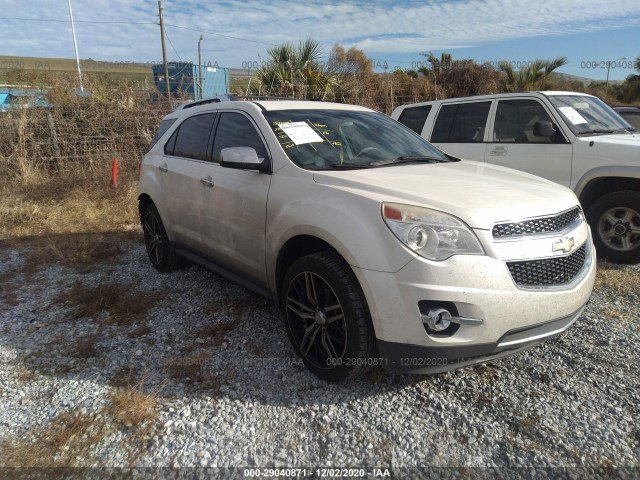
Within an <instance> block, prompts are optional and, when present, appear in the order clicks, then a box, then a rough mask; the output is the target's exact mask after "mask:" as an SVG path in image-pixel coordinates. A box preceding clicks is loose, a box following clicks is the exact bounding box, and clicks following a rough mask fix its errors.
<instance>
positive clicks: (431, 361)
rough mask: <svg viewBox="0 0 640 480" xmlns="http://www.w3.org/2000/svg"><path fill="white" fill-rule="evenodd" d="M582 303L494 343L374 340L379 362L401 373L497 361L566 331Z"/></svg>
mask: <svg viewBox="0 0 640 480" xmlns="http://www.w3.org/2000/svg"><path fill="white" fill-rule="evenodd" d="M583 310H584V306H583V307H582V308H580V310H578V311H577V312H575V313H573V314H571V315H568V316H566V317H563V318H559V319H556V320H552V321H550V322H545V323H542V324H540V325H535V326H533V327H529V328H517V329H514V330H511V331H509V332H507V333H505V334H504V335H503V336H502V338H500V339H499V340H498V341H497V342H493V343H483V344H474V345H465V346H457V347H454V346H446V347H440V346H431V347H428V346H422V345H407V344H405V343H395V342H385V341H384V340H378V354H379V356H380V358H381V359H382V360H381V364H382V365H384V366H385V367H386V368H387V370H390V371H393V372H403V373H423V374H424V373H440V372H446V371H449V370H455V369H457V368H462V367H468V366H470V365H475V364H478V363H484V362H489V361H493V360H498V359H500V358H504V357H507V356H510V355H514V354H516V353H519V352H522V351H525V350H528V349H529V348H531V347H534V346H535V345H538V344H539V343H542V342H544V341H545V340H546V339H547V338H549V337H552V336H555V335H558V334H560V333H562V332H564V331H565V330H567V329H568V328H569V327H570V326H571V325H572V324H573V323H574V322H575V321H576V320H577V319H578V317H580V315H581V314H582V311H583Z"/></svg>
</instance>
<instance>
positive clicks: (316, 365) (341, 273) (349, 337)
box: [281, 252, 373, 382]
mask: <svg viewBox="0 0 640 480" xmlns="http://www.w3.org/2000/svg"><path fill="white" fill-rule="evenodd" d="M281 301H282V306H283V315H284V321H285V327H286V330H287V335H288V336H289V340H290V341H291V344H292V345H293V348H294V350H295V351H296V353H297V354H298V356H299V357H300V358H301V359H302V361H303V362H304V364H305V365H306V367H307V368H308V369H309V370H311V371H312V372H313V373H315V374H316V375H317V376H319V377H320V378H322V379H324V380H327V381H330V382H337V381H341V380H345V379H347V378H350V377H354V376H356V375H358V374H359V373H361V372H362V371H364V370H365V369H366V368H367V366H368V362H367V360H368V359H369V356H370V354H371V352H372V350H373V332H372V329H371V327H370V319H369V313H368V309H367V307H366V302H365V300H364V298H363V295H362V293H361V292H360V289H359V287H358V285H357V280H356V278H355V277H354V275H353V272H351V269H350V268H349V266H348V265H347V264H346V263H345V262H344V260H342V258H340V257H339V256H338V255H337V254H335V253H332V252H320V253H314V254H311V255H307V256H305V257H302V258H300V259H298V260H297V261H296V262H294V263H293V265H291V267H290V268H289V270H288V271H287V274H286V276H285V279H284V283H283V289H282V299H281Z"/></svg>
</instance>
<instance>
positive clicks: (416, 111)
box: [398, 105, 431, 135]
mask: <svg viewBox="0 0 640 480" xmlns="http://www.w3.org/2000/svg"><path fill="white" fill-rule="evenodd" d="M430 111H431V105H422V106H421V107H409V108H405V109H404V110H403V111H402V113H401V114H400V118H398V121H399V122H400V123H403V124H405V125H406V126H407V127H409V128H410V129H411V130H413V131H414V132H416V133H417V134H418V135H420V134H421V133H422V127H424V122H426V121H427V116H429V112H430Z"/></svg>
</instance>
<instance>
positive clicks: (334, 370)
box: [138, 99, 595, 381]
mask: <svg viewBox="0 0 640 480" xmlns="http://www.w3.org/2000/svg"><path fill="white" fill-rule="evenodd" d="M215 100H217V101H215ZM215 100H206V101H202V102H193V103H189V104H186V105H183V106H182V107H181V108H179V109H176V110H175V111H174V112H173V113H171V114H169V115H167V116H166V117H165V118H164V120H163V121H162V123H161V126H160V130H159V131H160V133H159V134H158V135H157V137H156V139H155V140H154V143H153V145H152V146H151V148H150V150H149V152H148V153H147V154H146V156H145V157H144V159H143V161H142V164H141V169H140V183H139V197H138V198H139V210H140V220H141V222H142V227H143V230H144V239H145V245H146V249H147V253H148V256H149V260H150V261H151V264H152V265H153V266H154V267H155V268H156V269H157V270H159V271H162V272H166V271H170V270H172V269H174V268H176V267H178V266H179V265H180V263H181V259H183V258H187V259H189V260H191V261H194V262H196V263H199V264H201V265H204V266H206V267H207V268H210V269H211V270H213V271H215V272H217V273H219V274H221V275H224V276H226V277H228V278H230V279H233V280H234V281H237V282H238V283H240V284H242V285H245V286H246V287H248V288H250V289H252V290H254V291H255V292H257V293H259V294H261V295H264V296H265V297H267V298H270V299H272V300H273V301H274V302H275V304H276V305H278V306H279V308H280V309H281V311H282V315H283V318H284V323H285V328H286V331H287V334H288V336H289V339H290V341H291V344H292V345H293V348H294V350H295V352H296V353H297V354H298V355H299V356H300V358H301V359H302V360H303V362H304V364H305V365H306V366H307V368H308V369H309V370H311V371H312V372H314V373H315V374H316V375H318V376H319V377H321V378H323V379H326V380H330V381H338V380H343V379H345V378H348V377H351V376H353V375H355V374H357V373H358V372H361V371H362V370H363V369H366V368H369V367H370V366H374V365H379V366H383V367H387V368H389V369H391V370H400V371H409V372H422V373H429V372H439V371H444V370H451V369H454V368H459V367H463V366H466V365H472V364H475V363H479V362H485V361H490V360H494V359H497V358H501V357H504V356H507V355H512V354H515V353H517V352H520V351H522V350H524V349H527V348H530V347H531V346H533V345H535V344H537V343H539V342H541V341H543V340H545V339H547V338H549V337H551V336H554V335H557V334H559V333H561V332H563V331H565V330H566V329H567V328H569V326H570V325H571V324H572V323H573V322H574V321H575V320H576V319H577V318H578V317H579V315H580V313H581V312H582V309H583V308H584V306H585V304H586V302H587V300H588V299H589V296H590V294H591V290H592V287H593V282H594V277H595V261H594V260H595V258H594V249H593V245H592V241H591V236H590V232H589V228H588V226H587V224H586V221H585V218H584V215H583V212H582V209H581V208H580V206H579V204H578V199H577V198H576V196H575V195H574V194H573V192H571V190H569V189H567V188H565V187H562V186H560V185H557V184H555V183H553V182H550V181H548V180H544V179H542V178H539V177H535V176H533V175H528V174H525V173H522V172H517V171H515V170H511V169H506V168H503V167H499V166H492V165H486V164H482V163H477V162H466V161H459V160H458V159H455V158H453V157H450V156H447V155H445V154H443V153H442V152H440V151H439V150H438V149H436V148H434V147H433V146H432V145H430V144H429V143H428V142H427V141H426V140H424V139H423V138H421V137H420V136H419V135H416V134H415V133H413V132H411V131H409V130H408V129H406V128H405V127H403V126H402V125H400V124H399V123H397V122H395V121H393V120H392V119H390V118H389V117H387V116H386V115H383V114H380V113H376V112H374V111H371V110H369V109H366V108H363V107H357V106H352V105H342V104H332V103H322V102H306V101H268V100H266V101H259V100H255V101H230V100H228V99H215ZM251 321H257V319H252V320H251Z"/></svg>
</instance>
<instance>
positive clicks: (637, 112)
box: [613, 106, 640, 130]
mask: <svg viewBox="0 0 640 480" xmlns="http://www.w3.org/2000/svg"><path fill="white" fill-rule="evenodd" d="M613 109H614V110H615V111H616V112H618V115H620V116H621V117H622V118H624V119H625V120H626V121H627V123H629V125H631V126H632V127H634V128H635V129H636V130H638V129H640V107H638V106H628V107H613Z"/></svg>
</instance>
